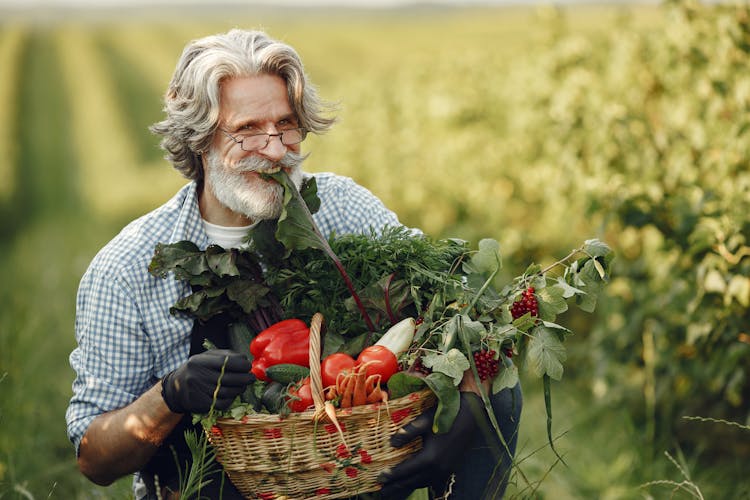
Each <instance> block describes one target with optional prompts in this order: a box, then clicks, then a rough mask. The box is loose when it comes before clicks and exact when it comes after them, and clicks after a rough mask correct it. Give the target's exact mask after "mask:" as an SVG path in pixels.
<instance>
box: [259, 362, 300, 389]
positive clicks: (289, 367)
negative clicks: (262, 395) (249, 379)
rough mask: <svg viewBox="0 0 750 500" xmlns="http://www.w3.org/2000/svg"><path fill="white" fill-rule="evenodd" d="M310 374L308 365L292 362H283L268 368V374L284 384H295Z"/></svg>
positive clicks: (272, 378)
mask: <svg viewBox="0 0 750 500" xmlns="http://www.w3.org/2000/svg"><path fill="white" fill-rule="evenodd" d="M309 375H310V369H309V368H308V367H306V366H302V365H294V364H291V363H281V364H278V365H273V366H269V367H268V368H266V376H267V377H268V378H270V379H271V380H274V381H276V382H281V383H282V384H294V383H296V382H299V381H300V380H302V379H303V378H305V377H307V376H309Z"/></svg>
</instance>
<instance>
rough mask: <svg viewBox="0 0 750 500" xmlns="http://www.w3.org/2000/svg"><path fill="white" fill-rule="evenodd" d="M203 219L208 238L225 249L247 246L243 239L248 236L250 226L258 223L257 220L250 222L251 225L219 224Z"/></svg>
mask: <svg viewBox="0 0 750 500" xmlns="http://www.w3.org/2000/svg"><path fill="white" fill-rule="evenodd" d="M201 220H203V227H204V228H205V230H206V234H207V235H208V239H210V240H211V242H212V243H215V244H217V245H219V246H220V247H222V248H224V249H227V248H239V247H242V246H245V245H244V244H243V241H242V240H244V239H245V237H247V232H248V231H249V230H250V228H252V227H253V226H255V224H257V222H256V223H255V224H250V225H249V226H240V227H232V226H219V225H216V224H212V223H210V222H208V221H207V220H205V219H201Z"/></svg>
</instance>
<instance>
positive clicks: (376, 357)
mask: <svg viewBox="0 0 750 500" xmlns="http://www.w3.org/2000/svg"><path fill="white" fill-rule="evenodd" d="M365 363H368V365H367V376H368V377H369V376H370V375H376V374H380V382H381V383H383V384H385V383H386V382H388V379H389V378H391V375H393V374H394V373H396V372H398V371H399V366H398V358H396V355H395V354H393V353H392V352H391V351H390V349H388V348H387V347H385V346H382V345H371V346H369V347H365V348H364V350H363V351H362V352H361V353H359V356H357V364H358V365H361V364H365Z"/></svg>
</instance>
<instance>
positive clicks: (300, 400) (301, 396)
mask: <svg viewBox="0 0 750 500" xmlns="http://www.w3.org/2000/svg"><path fill="white" fill-rule="evenodd" d="M314 404H315V403H314V402H313V398H312V389H311V388H310V377H306V378H304V379H302V381H301V382H300V383H299V384H298V385H293V386H292V387H291V388H289V398H288V402H287V406H289V409H290V410H292V411H295V412H300V411H305V410H307V409H308V408H309V407H311V406H312V405H314Z"/></svg>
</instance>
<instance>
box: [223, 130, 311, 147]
mask: <svg viewBox="0 0 750 500" xmlns="http://www.w3.org/2000/svg"><path fill="white" fill-rule="evenodd" d="M218 129H219V130H221V131H222V132H224V133H225V134H226V135H227V137H229V138H230V139H232V140H233V141H234V142H235V143H236V144H239V145H240V149H241V150H242V151H245V152H247V153H252V152H253V151H260V150H261V149H265V148H267V147H268V144H269V143H270V142H271V137H278V138H279V142H281V144H283V145H284V146H294V145H295V144H300V143H301V142H302V141H304V140H305V139H306V138H307V134H308V130H307V129H306V128H304V127H293V128H287V129H284V130H282V131H281V132H277V133H275V134H268V133H262V134H248V135H245V136H244V137H242V136H241V137H242V138H241V139H238V138H237V137H235V136H234V135H232V134H230V133H229V132H228V131H226V130H224V129H223V128H221V127H218ZM295 130H296V131H299V133H300V135H301V139H300V140H299V141H297V142H293V143H291V144H290V143H286V142H284V134H285V133H287V132H291V131H295ZM264 135H265V136H266V143H265V144H264V145H263V146H261V147H259V148H255V149H245V148H244V147H242V146H243V143H244V142H245V140H246V139H250V138H253V137H261V136H264Z"/></svg>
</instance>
